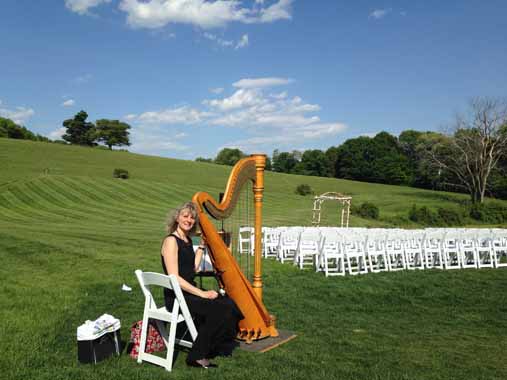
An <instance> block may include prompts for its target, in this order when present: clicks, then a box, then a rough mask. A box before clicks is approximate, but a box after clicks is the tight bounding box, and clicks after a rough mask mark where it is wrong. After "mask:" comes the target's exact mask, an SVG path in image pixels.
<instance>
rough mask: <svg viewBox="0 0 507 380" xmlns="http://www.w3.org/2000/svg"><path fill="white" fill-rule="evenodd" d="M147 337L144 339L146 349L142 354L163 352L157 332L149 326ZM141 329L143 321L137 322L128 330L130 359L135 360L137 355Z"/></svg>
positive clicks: (161, 340)
mask: <svg viewBox="0 0 507 380" xmlns="http://www.w3.org/2000/svg"><path fill="white" fill-rule="evenodd" d="M148 325H149V326H148V336H147V337H146V347H145V349H144V352H147V353H152V352H160V351H164V350H165V344H164V340H163V339H162V337H161V336H160V333H159V332H158V330H157V329H156V328H155V327H154V326H153V325H152V324H151V323H149V324H148ZM142 327H143V321H138V322H136V323H134V324H133V325H132V327H131V328H130V343H131V344H132V350H131V351H130V357H131V358H133V359H137V356H138V355H139V346H140V345H141V329H142Z"/></svg>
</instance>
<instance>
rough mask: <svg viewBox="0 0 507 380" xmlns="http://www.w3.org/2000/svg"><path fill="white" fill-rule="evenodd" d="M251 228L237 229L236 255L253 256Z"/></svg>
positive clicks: (252, 230) (252, 231)
mask: <svg viewBox="0 0 507 380" xmlns="http://www.w3.org/2000/svg"><path fill="white" fill-rule="evenodd" d="M253 235H254V228H253V227H239V231H238V253H239V254H240V255H243V254H250V255H253V249H254V247H253Z"/></svg>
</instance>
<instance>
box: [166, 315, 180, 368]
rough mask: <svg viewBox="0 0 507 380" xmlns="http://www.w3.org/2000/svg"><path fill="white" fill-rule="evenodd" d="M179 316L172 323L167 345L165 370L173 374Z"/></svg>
mask: <svg viewBox="0 0 507 380" xmlns="http://www.w3.org/2000/svg"><path fill="white" fill-rule="evenodd" d="M176 318H177V316H176V317H174V316H173V318H172V319H173V320H172V321H171V327H170V328H169V339H168V340H169V342H168V344H167V356H166V367H165V369H166V370H167V371H169V372H171V370H172V368H173V356H174V341H175V339H176V327H178V321H177V319H176Z"/></svg>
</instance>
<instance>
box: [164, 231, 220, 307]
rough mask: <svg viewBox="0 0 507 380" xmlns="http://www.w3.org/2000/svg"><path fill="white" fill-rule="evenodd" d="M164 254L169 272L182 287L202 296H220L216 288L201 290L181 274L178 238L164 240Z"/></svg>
mask: <svg viewBox="0 0 507 380" xmlns="http://www.w3.org/2000/svg"><path fill="white" fill-rule="evenodd" d="M162 256H163V257H164V263H165V266H166V269H167V273H169V274H173V275H175V276H176V278H177V279H178V283H179V284H180V287H181V289H183V290H184V291H185V292H187V293H190V294H193V295H195V296H198V297H201V298H209V299H214V298H217V297H218V294H217V292H215V291H214V290H207V291H204V290H201V289H199V288H197V287H195V286H193V285H192V284H191V283H189V282H188V281H187V280H185V279H184V278H183V277H181V276H180V274H179V271H178V243H176V238H174V237H171V236H169V237H167V238H166V239H165V240H164V244H162Z"/></svg>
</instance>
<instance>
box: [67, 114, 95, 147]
mask: <svg viewBox="0 0 507 380" xmlns="http://www.w3.org/2000/svg"><path fill="white" fill-rule="evenodd" d="M87 117H88V114H87V113H86V112H85V111H79V112H78V113H77V114H76V115H75V116H74V118H73V119H67V120H65V121H64V122H63V126H64V127H65V128H67V132H66V133H65V134H64V135H63V136H62V138H63V139H64V140H65V141H68V142H69V143H71V144H78V145H89V146H93V145H95V143H94V141H95V125H93V123H89V122H87V121H86V118H87Z"/></svg>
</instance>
